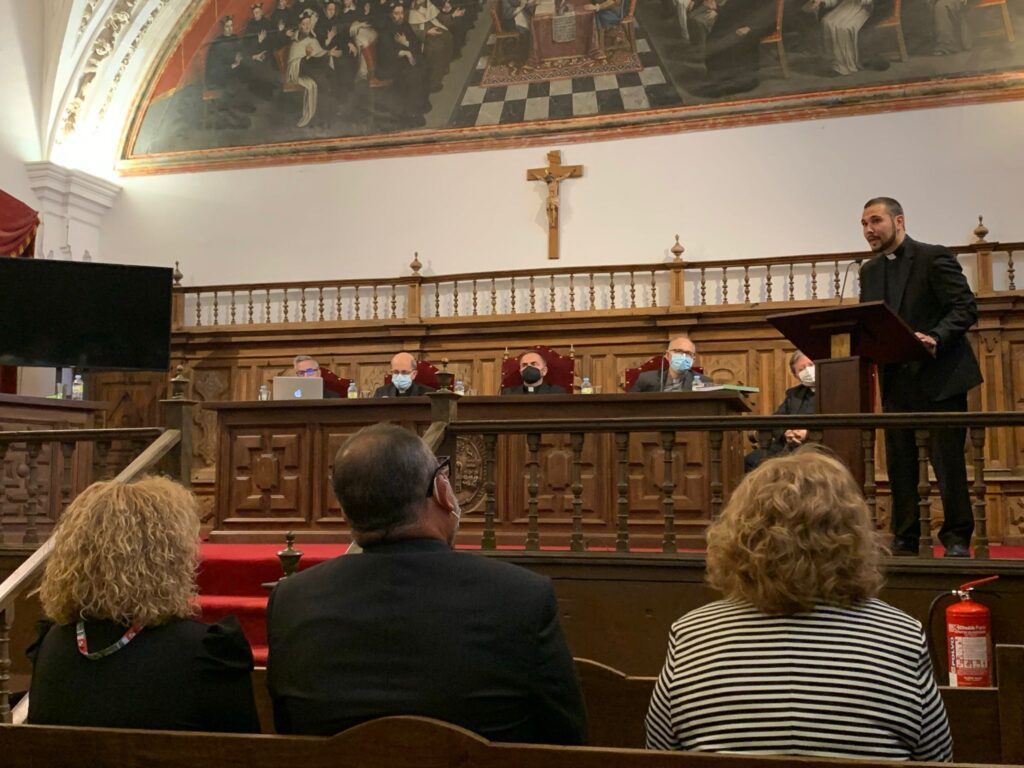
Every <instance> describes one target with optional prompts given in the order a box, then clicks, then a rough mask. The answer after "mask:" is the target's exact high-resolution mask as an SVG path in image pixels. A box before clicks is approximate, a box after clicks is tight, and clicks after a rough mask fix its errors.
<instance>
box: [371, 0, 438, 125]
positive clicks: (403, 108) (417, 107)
mask: <svg viewBox="0 0 1024 768" xmlns="http://www.w3.org/2000/svg"><path fill="white" fill-rule="evenodd" d="M377 54H378V55H377V78H378V79H380V80H391V81H393V83H394V91H395V95H396V97H397V101H398V103H397V104H396V105H395V108H394V111H395V113H396V116H397V117H398V118H399V119H401V120H402V121H403V122H405V123H407V124H408V125H410V126H413V127H415V126H420V125H423V124H424V122H425V121H424V119H423V113H424V112H426V111H427V110H428V109H430V98H429V96H430V72H429V68H428V66H427V60H426V57H425V56H424V55H423V44H422V43H421V42H420V40H419V38H418V37H416V33H415V32H414V31H413V29H412V27H411V26H409V23H408V22H407V21H406V20H405V8H404V7H403V6H401V5H395V6H394V7H393V8H392V9H391V13H390V16H389V18H388V22H387V23H386V24H385V25H384V29H383V32H382V33H381V35H380V37H379V38H378V39H377Z"/></svg>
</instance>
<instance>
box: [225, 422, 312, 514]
mask: <svg viewBox="0 0 1024 768" xmlns="http://www.w3.org/2000/svg"><path fill="white" fill-rule="evenodd" d="M301 452H302V449H301V438H300V437H299V435H296V434H287V433H284V434H282V433H280V432H277V433H275V434H270V433H269V432H267V433H261V434H249V435H245V434H238V435H235V436H234V440H233V454H234V458H233V464H234V466H233V468H232V479H231V485H232V493H231V501H232V505H231V506H232V511H233V513H234V514H236V515H239V516H246V517H251V516H254V515H255V516H257V517H260V516H267V515H271V514H273V515H274V516H275V517H279V516H281V515H287V516H296V517H298V516H302V513H303V509H302V507H303V505H302V500H303V498H304V494H303V492H302V483H301V482H300V472H299V469H300V459H301Z"/></svg>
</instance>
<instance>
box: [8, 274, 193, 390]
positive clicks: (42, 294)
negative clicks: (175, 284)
mask: <svg viewBox="0 0 1024 768" xmlns="http://www.w3.org/2000/svg"><path fill="white" fill-rule="evenodd" d="M172 279H173V278H172V270H171V269H169V268H166V267H136V266H125V265H121V264H95V263H88V262H78V261H48V260H42V259H12V258H7V259H0V365H27V366H47V367H56V368H65V367H74V368H82V369H91V370H104V369H105V370H142V371H166V370H167V368H168V367H169V365H170V347H171V284H172Z"/></svg>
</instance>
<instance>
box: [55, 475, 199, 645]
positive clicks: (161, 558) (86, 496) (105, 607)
mask: <svg viewBox="0 0 1024 768" xmlns="http://www.w3.org/2000/svg"><path fill="white" fill-rule="evenodd" d="M53 542H54V544H53V552H52V553H51V555H50V558H49V560H48V561H47V563H46V570H45V571H44V573H43V579H42V584H41V586H40V588H39V598H40V601H41V602H42V605H43V611H44V612H45V613H46V615H47V616H49V617H50V618H52V619H54V620H55V621H57V622H59V623H61V624H67V623H70V622H72V621H77V620H78V619H109V620H111V621H115V622H118V623H119V624H123V625H126V626H127V625H130V624H139V625H142V626H154V625H157V624H161V623H163V622H165V621H167V620H168V619H171V618H175V617H180V618H185V617H187V616H190V615H192V614H194V613H195V611H196V608H195V596H196V583H195V577H196V568H197V564H198V559H199V514H198V509H197V506H196V500H195V497H194V496H193V495H192V494H191V493H190V492H189V491H187V490H185V488H183V487H182V486H180V485H178V484H177V483H175V482H173V481H172V480H168V479H166V478H163V477H145V478H143V479H141V480H139V481H137V482H134V483H119V482H114V481H111V482H100V483H93V484H92V485H90V486H89V487H88V488H86V489H85V490H84V491H83V492H82V493H81V494H80V495H79V496H78V498H76V499H75V500H74V501H73V502H72V503H71V505H70V506H69V507H68V508H67V510H66V511H65V512H64V515H63V516H62V517H61V519H60V522H59V523H58V524H57V527H56V529H55V530H54V533H53Z"/></svg>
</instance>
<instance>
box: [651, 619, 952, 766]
mask: <svg viewBox="0 0 1024 768" xmlns="http://www.w3.org/2000/svg"><path fill="white" fill-rule="evenodd" d="M647 746H648V748H650V749H686V750H697V751H703V752H744V753H749V754H761V755H807V756H821V757H851V758H872V759H889V760H949V759H951V757H952V749H953V745H952V740H951V739H950V735H949V723H948V722H947V720H946V710H945V707H944V706H943V704H942V699H941V698H940V696H939V691H938V688H937V687H936V685H935V680H934V678H933V677H932V669H931V662H930V660H929V658H928V652H927V649H926V647H925V639H924V634H923V632H922V630H921V624H920V623H919V622H917V621H916V620H915V619H913V618H911V617H910V616H908V615H907V614H905V613H903V611H900V610H898V609H896V608H893V607H892V606H891V605H888V604H887V603H884V602H882V601H881V600H876V599H871V600H867V601H865V602H863V603H861V604H859V605H857V606H855V607H853V608H832V607H821V608H818V609H816V610H815V611H814V612H812V613H802V614H796V615H793V616H778V615H768V614H764V613H761V612H759V611H758V610H756V609H755V608H754V607H753V606H751V605H748V604H746V603H739V602H734V601H724V600H722V601H718V602H714V603H710V604H709V605H705V606H704V607H702V608H698V609H697V610H695V611H691V612H690V613H688V614H686V615H685V616H683V617H682V618H681V619H678V620H677V621H676V622H675V623H674V624H673V625H672V631H671V633H670V635H669V648H668V657H667V658H666V659H665V667H664V668H663V669H662V672H661V676H660V677H659V678H658V682H657V685H656V686H655V688H654V694H653V695H652V697H651V705H650V708H649V710H648V712H647Z"/></svg>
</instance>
